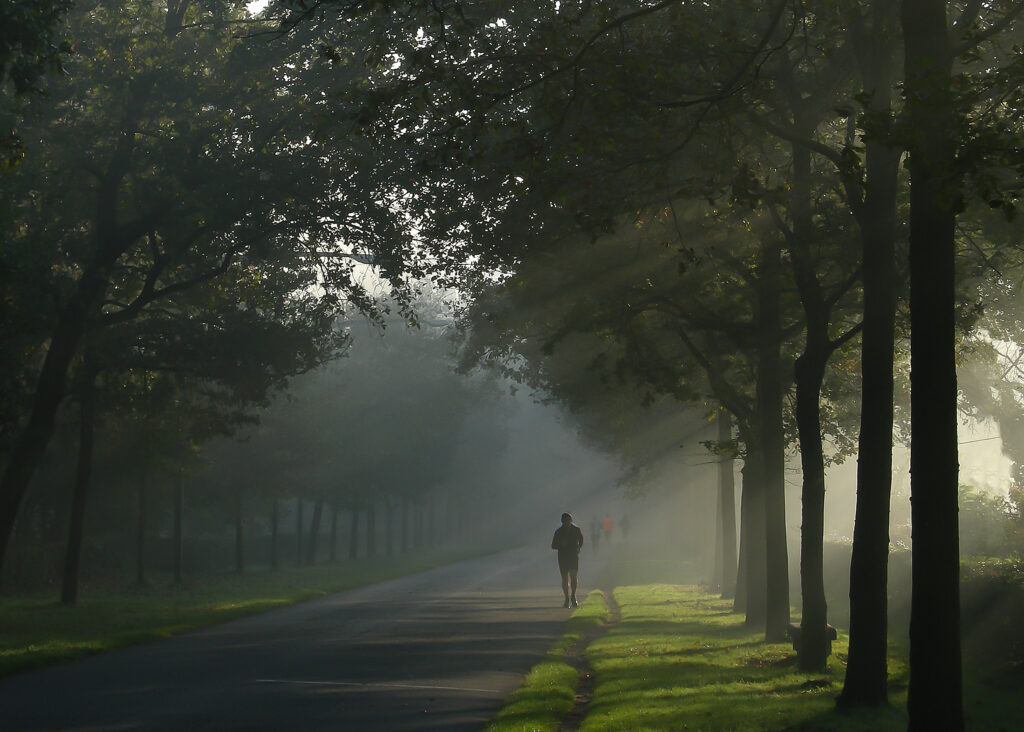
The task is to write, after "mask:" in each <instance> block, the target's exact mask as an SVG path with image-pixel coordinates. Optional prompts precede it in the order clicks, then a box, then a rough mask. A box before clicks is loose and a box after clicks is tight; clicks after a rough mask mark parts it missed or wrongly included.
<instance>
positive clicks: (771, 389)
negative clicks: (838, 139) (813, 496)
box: [755, 241, 789, 641]
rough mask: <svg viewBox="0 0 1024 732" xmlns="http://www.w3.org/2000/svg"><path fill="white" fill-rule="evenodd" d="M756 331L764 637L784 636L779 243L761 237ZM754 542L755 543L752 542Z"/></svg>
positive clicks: (785, 563)
mask: <svg viewBox="0 0 1024 732" xmlns="http://www.w3.org/2000/svg"><path fill="white" fill-rule="evenodd" d="M758 270H759V279H760V297H759V308H758V310H759V313H758V316H759V317H758V319H759V324H760V329H759V330H760V337H761V342H760V344H759V348H758V351H759V354H758V367H757V415H758V427H759V438H760V453H761V484H762V488H761V494H762V496H763V501H764V539H765V543H764V544H763V545H762V546H764V558H765V564H766V567H765V579H766V593H765V640H768V641H781V640H785V638H786V634H787V631H788V629H789V550H788V547H787V544H786V541H787V540H786V482H785V469H786V453H785V450H786V441H785V433H784V431H783V427H782V356H781V347H782V335H781V330H782V329H781V324H780V288H781V276H782V247H781V246H780V244H779V243H778V242H776V241H770V242H766V243H765V244H764V246H763V249H762V258H761V262H760V263H759V266H758ZM755 546H756V545H755Z"/></svg>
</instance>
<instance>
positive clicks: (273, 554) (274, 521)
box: [270, 497, 280, 569]
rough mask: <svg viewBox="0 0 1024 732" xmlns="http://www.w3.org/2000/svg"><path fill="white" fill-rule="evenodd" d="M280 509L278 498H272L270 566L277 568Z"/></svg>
mask: <svg viewBox="0 0 1024 732" xmlns="http://www.w3.org/2000/svg"><path fill="white" fill-rule="evenodd" d="M279 518H280V517H279V511H278V506H277V498H276V497H274V498H272V499H270V568H271V569H277V534H278V520H279Z"/></svg>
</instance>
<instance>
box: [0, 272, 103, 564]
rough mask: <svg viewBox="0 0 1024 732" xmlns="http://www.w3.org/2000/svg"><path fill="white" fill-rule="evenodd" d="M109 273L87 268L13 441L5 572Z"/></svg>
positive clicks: (0, 556)
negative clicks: (22, 507)
mask: <svg viewBox="0 0 1024 732" xmlns="http://www.w3.org/2000/svg"><path fill="white" fill-rule="evenodd" d="M106 272H107V270H106V268H105V267H103V266H97V267H93V268H90V269H87V270H86V272H85V273H84V274H83V275H82V278H81V279H80V280H79V282H78V287H77V289H76V291H75V294H74V296H73V297H72V298H71V300H70V301H69V302H68V304H67V307H65V308H64V309H63V311H61V314H60V316H59V319H58V321H57V323H56V325H55V326H54V330H53V333H52V335H51V336H50V344H49V347H48V348H47V350H46V357H45V358H44V359H43V365H42V368H41V369H40V371H39V378H38V379H37V380H36V385H35V393H34V395H33V397H32V409H31V412H30V413H29V418H28V422H27V423H26V424H25V427H24V428H23V429H22V430H21V432H20V433H19V435H18V437H17V439H16V441H15V443H14V447H13V449H12V450H11V453H10V459H9V460H8V461H7V466H6V467H5V468H4V472H3V478H2V479H0V569H3V566H4V558H5V557H6V554H7V546H8V544H9V543H10V538H11V533H12V532H13V531H14V523H15V520H16V519H17V517H18V507H19V506H20V505H21V501H22V499H23V498H24V497H25V491H26V490H27V489H28V485H29V482H30V481H31V480H32V476H33V475H35V471H36V469H37V468H38V467H39V462H40V460H41V459H42V457H43V452H44V451H45V450H46V446H47V445H48V444H49V442H50V437H51V436H52V435H53V425H54V420H55V418H56V416H57V409H58V408H59V407H60V404H61V402H62V401H63V400H64V394H65V389H66V384H65V382H66V381H67V374H68V367H69V366H70V364H71V361H72V359H73V358H74V357H75V355H76V354H77V353H78V349H79V344H80V343H81V341H82V336H83V335H84V334H85V323H86V319H87V317H88V315H89V313H91V312H92V311H93V309H94V308H95V307H96V305H97V303H99V301H100V300H101V299H102V298H103V293H104V292H105V291H106V288H107V276H106Z"/></svg>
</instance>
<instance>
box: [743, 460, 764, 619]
mask: <svg viewBox="0 0 1024 732" xmlns="http://www.w3.org/2000/svg"><path fill="white" fill-rule="evenodd" d="M761 459H762V456H761V451H760V450H757V449H756V448H751V447H750V446H748V447H747V458H746V460H745V461H744V463H743V470H742V471H741V474H742V476H743V495H742V498H741V503H740V514H741V515H740V526H741V532H742V536H743V539H742V544H743V546H742V548H743V549H744V555H743V558H742V560H741V562H740V563H741V564H742V565H744V567H743V568H744V573H743V580H742V582H743V600H744V603H743V605H742V608H743V612H744V613H745V614H746V617H745V619H744V622H745V623H746V625H747V627H750V628H764V627H765V622H766V618H767V608H768V601H767V597H768V574H767V562H766V559H765V552H764V549H763V547H764V546H765V543H766V539H765V515H764V488H763V481H762V478H761V474H762V466H761ZM736 595H737V598H739V597H740V591H739V588H737V592H736Z"/></svg>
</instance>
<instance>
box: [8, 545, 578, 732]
mask: <svg viewBox="0 0 1024 732" xmlns="http://www.w3.org/2000/svg"><path fill="white" fill-rule="evenodd" d="M585 562H586V559H584V565H583V567H581V579H582V580H584V586H582V587H581V588H580V589H581V593H582V594H585V590H586V589H587V587H586V584H585V580H586V578H587V567H586V564H585ZM561 599H562V598H561V591H560V589H559V587H558V570H557V566H556V562H555V557H554V556H553V552H545V551H543V548H540V549H538V548H533V547H531V548H529V549H516V550H512V551H508V552H504V553H501V554H497V555H492V556H488V557H482V558H478V559H472V560H468V561H464V562H460V563H458V564H453V565H449V566H447V567H440V568H437V569H433V570H430V571H428V572H422V573H420V574H416V575H412V576H409V577H404V578H402V579H398V580H391V581H388V582H383V583H381V584H377V585H372V586H370V587H363V588H359V589H355V590H349V591H346V592H342V593H339V594H337V595H332V596H331V597H327V598H323V599H321V600H315V601H312V602H308V603H304V604H302V605H298V606H294V607H290V608H284V609H281V610H275V611H272V612H268V613H264V614H262V615H257V616H253V617H249V618H244V619H241V620H236V621H233V622H230V623H225V624H223V625H218V626H215V627H212V628H208V629H206V630H202V631H197V632H194V633H190V634H187V635H183V636H178V637H176V638H170V639H167V640H163V641H158V642H155V643H149V644H146V645H142V646H135V647H133V648H127V649H124V650H120V651H114V652H111V653H107V654H103V655H99V656H94V657H91V658H87V659H84V660H81V661H77V662H74V663H70V664H66V665H63V666H58V667H54V668H49V669H43V670H40V671H35V672H31V673H27V674H23V675H20V676H16V677H13V678H10V679H6V680H3V681H0V729H3V730H78V731H84V730H320V729H331V730H428V729H429V730H476V729H480V727H481V726H482V725H483V724H484V723H485V722H487V721H488V720H489V719H491V718H492V717H493V716H494V715H495V714H496V713H497V711H498V709H500V707H501V704H502V701H503V699H504V697H505V696H507V695H508V694H509V693H510V692H512V691H513V690H515V689H516V688H518V687H519V685H520V683H521V682H522V678H523V674H525V673H526V671H528V670H529V668H530V667H531V666H532V665H533V664H534V663H535V662H537V661H538V660H539V659H540V658H541V656H542V655H543V654H544V652H545V650H546V649H547V648H548V647H549V645H550V644H551V642H552V641H553V640H554V639H555V638H557V637H558V635H559V634H560V632H561V629H562V625H563V622H564V620H565V619H566V618H567V617H568V611H567V610H563V609H562V608H561Z"/></svg>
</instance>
